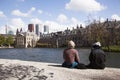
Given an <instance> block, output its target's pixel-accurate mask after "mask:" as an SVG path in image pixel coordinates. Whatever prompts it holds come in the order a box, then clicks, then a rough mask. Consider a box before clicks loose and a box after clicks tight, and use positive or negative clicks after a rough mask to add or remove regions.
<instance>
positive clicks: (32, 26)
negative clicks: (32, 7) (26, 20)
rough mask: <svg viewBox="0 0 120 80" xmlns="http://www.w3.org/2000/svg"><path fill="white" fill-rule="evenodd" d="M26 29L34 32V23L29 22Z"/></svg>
mask: <svg viewBox="0 0 120 80" xmlns="http://www.w3.org/2000/svg"><path fill="white" fill-rule="evenodd" d="M28 30H29V31H30V32H34V24H29V25H28Z"/></svg>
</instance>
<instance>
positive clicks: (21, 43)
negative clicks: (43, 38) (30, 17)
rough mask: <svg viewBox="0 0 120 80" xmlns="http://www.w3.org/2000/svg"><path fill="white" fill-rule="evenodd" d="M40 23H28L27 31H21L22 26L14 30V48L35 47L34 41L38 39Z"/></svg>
mask: <svg viewBox="0 0 120 80" xmlns="http://www.w3.org/2000/svg"><path fill="white" fill-rule="evenodd" d="M41 27H42V25H41V24H36V25H34V24H28V30H27V32H23V31H22V28H21V29H20V30H18V29H17V31H16V46H15V47H16V48H28V47H35V46H36V42H37V41H38V40H39V39H40V33H41V32H40V31H41V30H40V28H41Z"/></svg>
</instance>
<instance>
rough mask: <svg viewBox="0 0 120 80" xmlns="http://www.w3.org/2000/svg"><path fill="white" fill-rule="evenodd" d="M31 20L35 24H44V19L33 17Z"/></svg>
mask: <svg viewBox="0 0 120 80" xmlns="http://www.w3.org/2000/svg"><path fill="white" fill-rule="evenodd" d="M30 22H31V23H33V24H42V21H41V20H40V19H38V18H32V19H31V20H30Z"/></svg>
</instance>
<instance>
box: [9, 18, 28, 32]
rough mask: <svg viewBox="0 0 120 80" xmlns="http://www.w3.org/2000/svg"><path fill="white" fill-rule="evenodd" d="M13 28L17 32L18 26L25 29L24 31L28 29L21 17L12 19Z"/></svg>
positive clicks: (11, 25)
mask: <svg viewBox="0 0 120 80" xmlns="http://www.w3.org/2000/svg"><path fill="white" fill-rule="evenodd" d="M9 25H10V28H11V30H12V31H13V32H14V33H16V30H17V28H18V29H21V28H22V29H23V31H26V29H27V28H26V25H25V23H24V21H23V20H22V19H21V18H13V19H11V22H10V23H9Z"/></svg>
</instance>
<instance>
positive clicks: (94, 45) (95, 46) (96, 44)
mask: <svg viewBox="0 0 120 80" xmlns="http://www.w3.org/2000/svg"><path fill="white" fill-rule="evenodd" d="M92 47H93V48H101V43H100V42H95V43H94V44H93V46H92Z"/></svg>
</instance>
